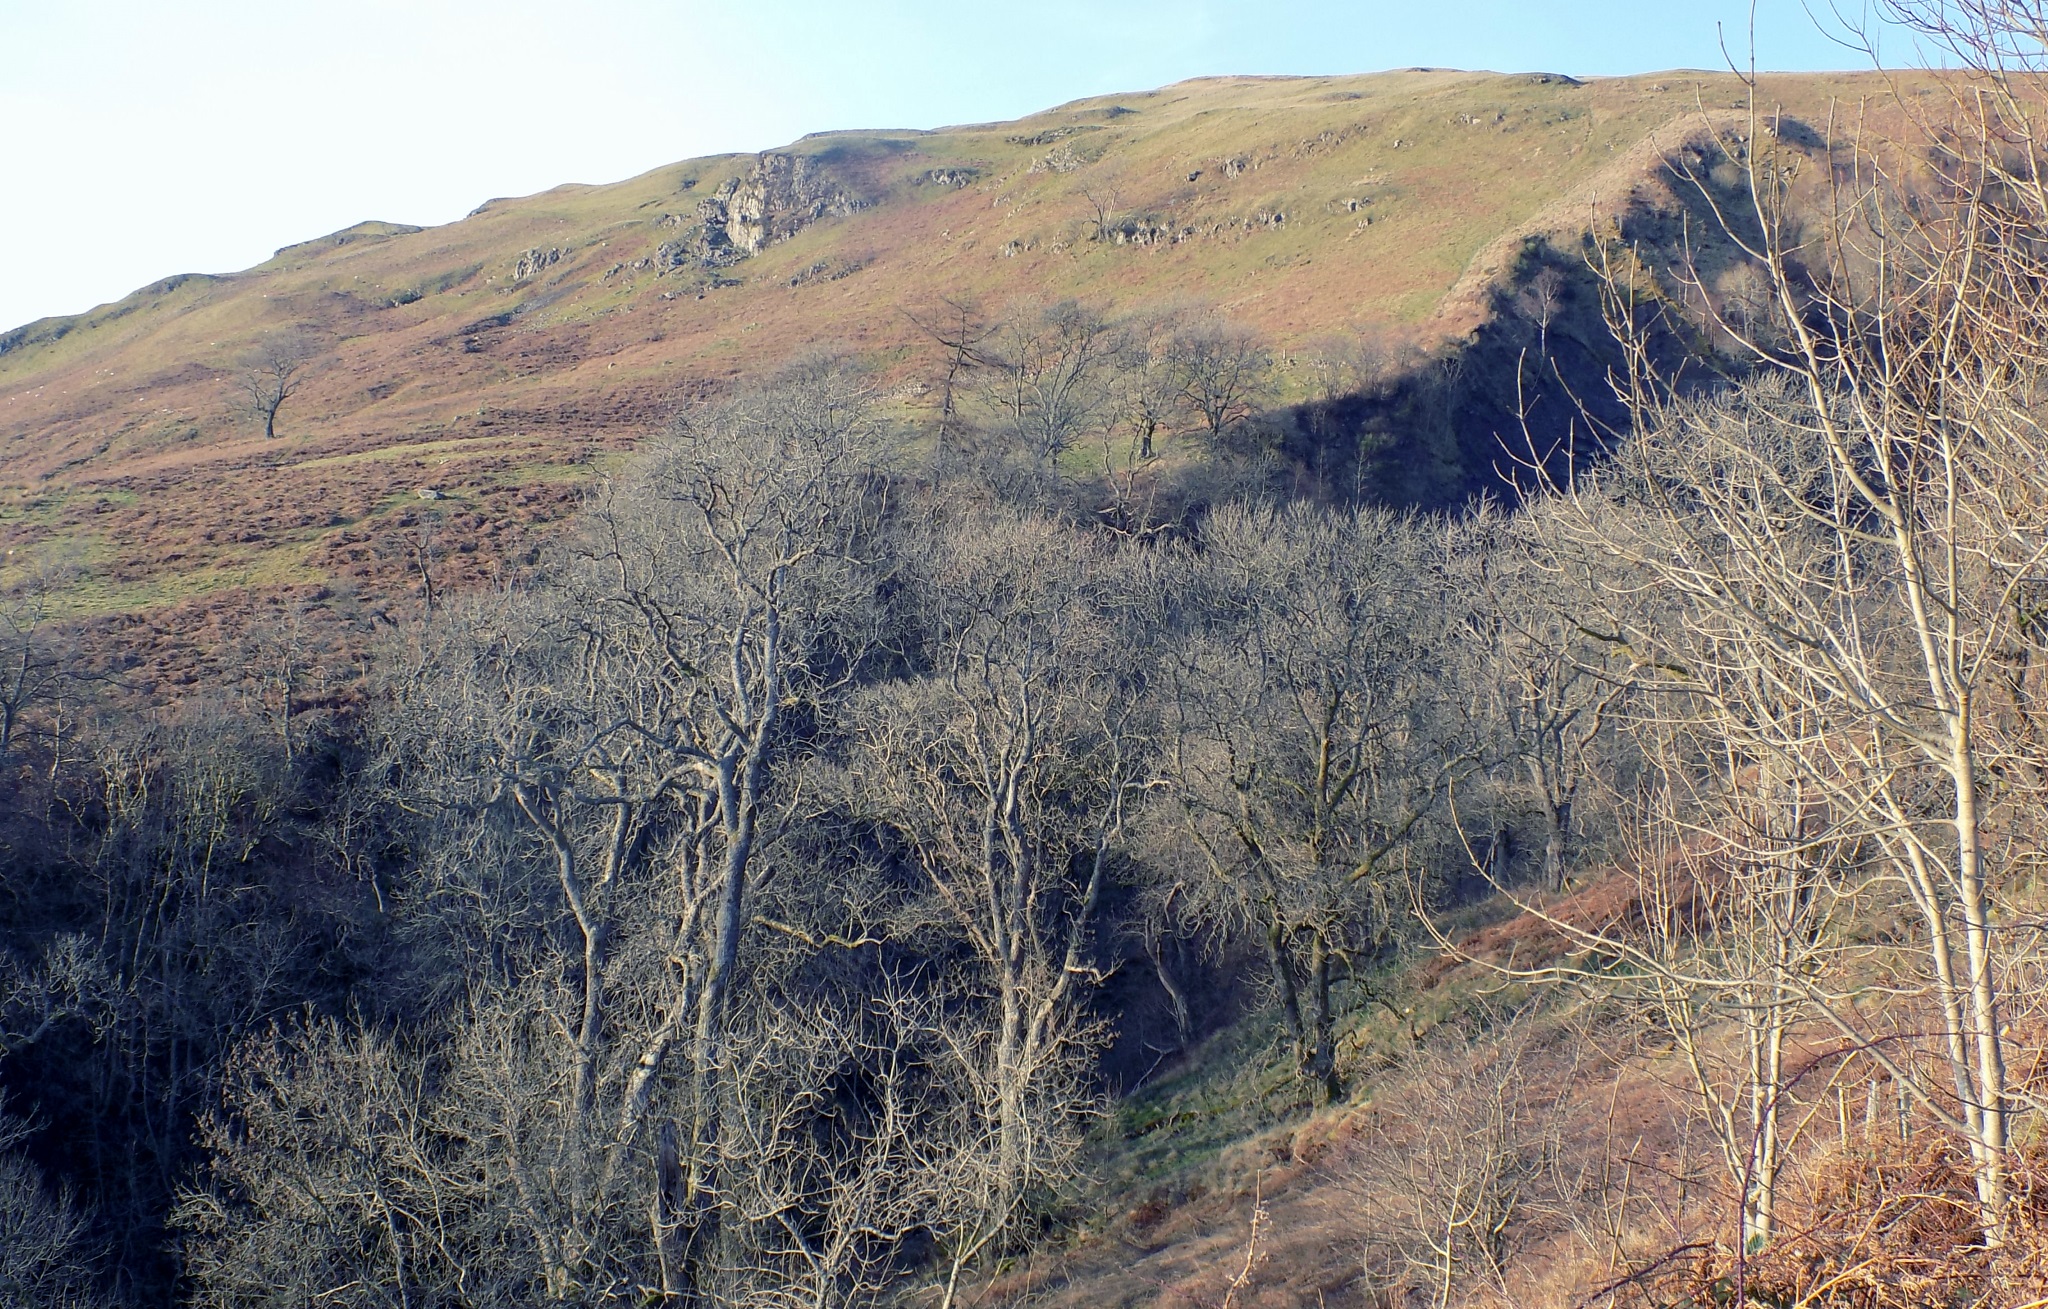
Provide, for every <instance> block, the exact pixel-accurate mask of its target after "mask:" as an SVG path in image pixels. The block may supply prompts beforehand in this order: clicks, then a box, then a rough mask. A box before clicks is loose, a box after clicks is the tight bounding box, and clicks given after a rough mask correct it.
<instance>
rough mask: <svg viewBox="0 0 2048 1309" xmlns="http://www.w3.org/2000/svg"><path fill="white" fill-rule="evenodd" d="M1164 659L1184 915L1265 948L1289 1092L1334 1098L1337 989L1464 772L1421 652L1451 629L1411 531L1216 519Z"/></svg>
mask: <svg viewBox="0 0 2048 1309" xmlns="http://www.w3.org/2000/svg"><path fill="white" fill-rule="evenodd" d="M1191 567H1192V575H1191V576H1190V577H1189V579H1188V581H1187V583H1186V585H1188V587H1189V594H1188V596H1187V597H1186V598H1185V600H1184V601H1183V604H1182V608H1183V609H1185V610H1187V611H1189V612H1190V613H1192V614H1194V615H1196V616H1197V617H1195V619H1194V624H1193V626H1194V630H1192V631H1190V632H1189V634H1188V638H1187V639H1186V640H1185V641H1184V642H1183V643H1182V644H1181V645H1180V646H1179V648H1177V649H1176V650H1174V651H1173V652H1172V654H1171V655H1170V657H1169V660H1168V667H1167V670H1166V672H1165V674H1164V683H1165V686H1166V690H1165V691H1164V692H1163V694H1165V695H1166V697H1167V698H1168V701H1169V703H1168V705H1167V708H1166V709H1165V710H1164V713H1165V714H1166V717H1167V727H1166V731H1165V735H1166V739H1167V756H1168V760H1169V763H1168V766H1167V770H1166V771H1167V774H1168V776H1169V777H1170V778H1171V779H1172V782H1173V788H1172V792H1171V795H1172V801H1171V804H1170V805H1169V806H1167V812H1168V813H1169V814H1170V815H1171V817H1170V819H1166V820H1161V821H1158V822H1157V823H1156V825H1155V832H1154V834H1155V839H1157V840H1158V841H1159V842H1160V843H1161V845H1160V847H1159V848H1160V853H1161V855H1162V856H1163V859H1162V862H1167V863H1182V862H1185V863H1186V865H1187V866H1189V867H1190V868H1191V869H1199V870H1200V871H1199V872H1193V871H1190V872H1189V873H1187V874H1184V875H1183V876H1182V877H1178V878H1174V879H1172V880H1173V881H1174V885H1175V886H1176V887H1177V888H1179V889H1178V891H1177V896H1178V899H1179V901H1180V904H1181V906H1182V910H1183V912H1184V913H1186V914H1188V915H1189V916H1190V917H1191V918H1193V919H1195V920H1196V921H1198V922H1204V923H1208V924H1212V925H1214V926H1216V927H1218V928H1221V929H1223V930H1226V931H1250V932H1253V933H1256V934H1257V935H1258V937H1259V938H1261V939H1262V940H1263V942H1264V945H1265V948H1266V953H1267V958H1268V962H1269V965H1270V968H1271V975H1272V981H1273V984H1274V986H1275V987H1276V989H1277V991H1278V995H1279V1001H1280V1010H1281V1013H1282V1015H1283V1017H1284V1018H1285V1020H1286V1023H1287V1026H1288V1030H1289V1033H1290V1035H1291V1036H1292V1037H1293V1039H1294V1043H1295V1047H1296V1051H1297V1054H1298V1056H1299V1060H1300V1065H1301V1072H1302V1075H1303V1076H1304V1077H1305V1078H1307V1079H1309V1081H1310V1082H1311V1084H1312V1085H1314V1086H1315V1087H1316V1088H1317V1090H1318V1091H1319V1092H1321V1093H1322V1094H1323V1095H1325V1096H1329V1097H1334V1096H1335V1095H1336V1094H1337V1093H1338V1090H1339V1087H1338V1075H1337V1067H1336V1058H1335V1033H1336V1027H1335V1024H1336V1014H1337V1009H1336V1001H1335V998H1334V995H1333V990H1334V987H1335V986H1336V984H1337V982H1338V981H1339V980H1340V978H1341V977H1342V976H1343V975H1344V973H1345V971H1346V969H1347V968H1348V967H1349V966H1350V964H1351V963H1352V962H1353V961H1354V960H1356V959H1358V958H1359V957H1360V956H1361V955H1363V956H1367V957H1370V956H1371V955H1372V954H1373V953H1375V952H1376V951H1378V950H1380V949H1383V948H1384V947H1385V946H1386V945H1387V944H1388V943H1389V942H1390V941H1391V940H1393V939H1394V935H1395V932H1396V930H1397V927H1398V925H1399V924H1400V922H1401V921H1402V920H1403V919H1404V918H1405V917H1406V913H1407V895H1408V887H1409V875H1410V873H1411V872H1413V871H1415V870H1416V863H1415V861H1414V859H1413V858H1412V856H1413V855H1414V853H1415V852H1416V850H1417V848H1418V844H1419V841H1420V839H1421V837H1422V835H1423V833H1424V821H1425V819H1427V818H1428V817H1429V816H1430V814H1431V813H1432V812H1433V811H1434V810H1435V808H1436V806H1437V805H1438V803H1439V802H1440V800H1441V799H1442V796H1443V788H1444V784H1445V782H1446V781H1447V780H1448V779H1449V778H1450V777H1452V776H1454V775H1456V773H1458V772H1459V771H1460V770H1461V769H1463V768H1464V767H1466V766H1468V765H1469V764H1470V762H1471V761H1472V758H1473V755H1472V751H1471V748H1470V744H1469V742H1467V741H1465V740H1464V739H1463V736H1464V733H1465V727H1464V725H1463V724H1462V723H1461V722H1459V721H1457V715H1456V714H1455V713H1454V712H1447V711H1448V709H1449V706H1451V705H1452V704H1453V703H1454V701H1455V698H1456V694H1457V693H1456V690H1455V688H1454V686H1453V685H1452V684H1450V683H1448V682H1446V681H1444V680H1441V679H1440V678H1439V673H1440V672H1441V667H1440V666H1436V665H1433V664H1432V660H1431V654H1430V652H1431V651H1432V650H1433V649H1435V648H1438V645H1439V641H1440V639H1441V637H1442V635H1443V626H1442V625H1443V624H1445V623H1447V622H1449V621H1450V620H1451V613H1452V609H1451V606H1450V605H1449V603H1448V601H1449V598H1450V592H1449V591H1448V590H1447V589H1443V580H1444V577H1445V573H1444V568H1445V564H1444V561H1443V559H1442V558H1441V557H1440V556H1439V557H1436V558H1432V544H1431V541H1430V538H1429V536H1428V535H1427V533H1426V531H1425V529H1423V528H1421V527H1420V526H1419V525H1416V524H1411V523H1408V522H1406V521H1404V520H1402V519H1400V518H1399V517H1397V516H1395V515H1392V514H1387V513H1384V512H1374V511H1368V512H1363V513H1360V514H1358V515H1346V516H1336V515H1328V514H1324V513H1322V512H1320V511H1316V510H1310V509H1293V510H1286V511H1277V512H1275V511H1249V512H1248V511H1243V510H1236V509H1232V510H1226V511H1222V512H1219V513H1217V514H1216V515H1215V516H1214V517H1213V518H1212V519H1211V520H1210V521H1209V523H1208V524H1207V525H1206V526H1205V529H1204V532H1203V541H1202V553H1201V555H1200V556H1199V558H1198V559H1197V560H1195V561H1194V562H1193V564H1192V565H1191Z"/></svg>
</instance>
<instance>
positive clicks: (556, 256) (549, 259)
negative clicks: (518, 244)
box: [512, 246, 562, 282]
mask: <svg viewBox="0 0 2048 1309" xmlns="http://www.w3.org/2000/svg"><path fill="white" fill-rule="evenodd" d="M560 262H562V251H561V248H560V247H558V246H550V247H548V248H547V249H545V250H541V249H533V250H525V251H522V252H521V253H520V255H519V260H518V262H517V263H515V264H513V265H512V280H513V281H515V282H523V281H525V280H526V279H527V278H529V277H532V276H533V275H534V274H535V273H538V272H540V271H541V270H542V269H544V268H547V267H550V266H552V265H554V264H558V263H560Z"/></svg>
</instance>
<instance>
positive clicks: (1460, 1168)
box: [1347, 1019, 1576, 1309]
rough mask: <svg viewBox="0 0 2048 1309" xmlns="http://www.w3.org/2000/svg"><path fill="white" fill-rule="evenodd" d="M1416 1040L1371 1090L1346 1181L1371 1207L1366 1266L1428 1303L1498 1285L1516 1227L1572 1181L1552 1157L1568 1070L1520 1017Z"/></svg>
mask: <svg viewBox="0 0 2048 1309" xmlns="http://www.w3.org/2000/svg"><path fill="white" fill-rule="evenodd" d="M1460 1038H1461V1034H1459V1033H1457V1032H1453V1031H1446V1032H1444V1033H1442V1034H1441V1035H1440V1036H1439V1037H1437V1038H1436V1043H1435V1044H1434V1046H1433V1047H1432V1048H1428V1049H1423V1050H1418V1051H1417V1052H1415V1054H1413V1055H1412V1056H1411V1057H1410V1058H1409V1059H1408V1061H1407V1063H1406V1065H1405V1066H1404V1067H1403V1068H1402V1069H1401V1071H1400V1072H1399V1073H1397V1074H1395V1075H1394V1076H1393V1077H1392V1078H1391V1079H1390V1081H1391V1085H1390V1087H1389V1088H1388V1091H1387V1092H1383V1093H1382V1094H1381V1095H1380V1096H1379V1097H1378V1098H1377V1101H1376V1104H1375V1106H1374V1109H1373V1111H1372V1115H1371V1117H1370V1118H1369V1119H1368V1121H1367V1123H1366V1125H1365V1130H1364V1132H1363V1134H1362V1136H1363V1140H1362V1148H1361V1149H1359V1150H1358V1151H1357V1154H1356V1159H1355V1162H1354V1164H1353V1166H1352V1170H1351V1172H1350V1176H1349V1177H1348V1179H1347V1189H1348V1190H1349V1191H1350V1193H1351V1195H1352V1196H1353V1197H1354V1198H1355V1200H1356V1202H1357V1203H1358V1204H1359V1206H1360V1207H1361V1208H1362V1209H1363V1210H1364V1211H1365V1212H1367V1213H1369V1214H1370V1215H1372V1222H1371V1224H1370V1227H1369V1229H1368V1230H1369V1235H1368V1237H1367V1241H1366V1258H1365V1270H1364V1271H1365V1274H1366V1277H1367V1279H1368V1280H1369V1281H1370V1282H1372V1283H1374V1284H1376V1286H1377V1287H1378V1289H1380V1290H1381V1291H1382V1292H1383V1293H1397V1294H1398V1293H1403V1292H1407V1293H1415V1294H1419V1295H1421V1296H1423V1297H1426V1301H1425V1302H1426V1303H1428V1304H1430V1305H1431V1306H1434V1309H1449V1306H1451V1305H1453V1304H1458V1303H1464V1302H1465V1300H1464V1297H1465V1296H1466V1295H1467V1294H1468V1293H1470V1292H1473V1291H1480V1290H1492V1291H1495V1292H1498V1291H1500V1290H1501V1289H1502V1285H1503V1279H1504V1275H1505V1274H1506V1272H1507V1269H1508V1260H1509V1257H1510V1254H1511V1251H1512V1249H1513V1246H1514V1243H1515V1240H1516V1238H1517V1237H1522V1236H1526V1235H1527V1234H1528V1231H1529V1229H1531V1228H1536V1229H1538V1230H1540V1229H1541V1225H1542V1222H1543V1220H1544V1219H1546V1218H1550V1217H1553V1216H1554V1215H1553V1214H1547V1213H1545V1212H1544V1211H1545V1210H1546V1209H1549V1210H1554V1209H1555V1208H1557V1207H1558V1205H1559V1203H1560V1202H1561V1201H1562V1202H1569V1201H1570V1200H1571V1199H1572V1198H1573V1196H1572V1194H1571V1192H1572V1191H1574V1190H1575V1189H1576V1188H1575V1186H1574V1185H1573V1180H1574V1179H1572V1178H1571V1177H1570V1176H1569V1175H1568V1173H1567V1172H1566V1169H1565V1168H1564V1167H1563V1165H1564V1163H1565V1155H1566V1141H1565V1136H1564V1131H1563V1127H1564V1110H1565V1106H1566V1103H1567V1101H1568V1099H1569V1097H1570V1094H1571V1082H1572V1074H1573V1072H1574V1071H1575V1070H1574V1069H1573V1068H1572V1066H1571V1061H1570V1059H1569V1058H1565V1059H1560V1058H1558V1057H1557V1055H1556V1054H1555V1053H1554V1052H1548V1051H1546V1050H1544V1048H1543V1044H1542V1042H1541V1040H1540V1039H1539V1038H1538V1036H1537V1034H1536V1032H1535V1031H1534V1030H1533V1027H1532V1024H1531V1023H1530V1021H1529V1020H1527V1019H1522V1020H1519V1021H1515V1022H1511V1023H1509V1024H1507V1025H1505V1027H1504V1028H1503V1030H1500V1031H1496V1032H1491V1033H1485V1034H1481V1035H1479V1036H1478V1037H1477V1038H1476V1039H1460Z"/></svg>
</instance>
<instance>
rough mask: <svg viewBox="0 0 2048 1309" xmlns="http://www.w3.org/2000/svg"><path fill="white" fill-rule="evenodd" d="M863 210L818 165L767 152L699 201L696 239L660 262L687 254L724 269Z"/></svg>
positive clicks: (678, 244) (677, 260) (676, 262)
mask: <svg viewBox="0 0 2048 1309" xmlns="http://www.w3.org/2000/svg"><path fill="white" fill-rule="evenodd" d="M864 207H865V206H864V205H863V203H862V202H861V201H860V200H859V199H858V198H856V197H855V196H854V195H853V194H852V193H850V192H848V191H847V190H845V189H844V188H843V187H841V186H840V185H839V184H838V182H837V181H836V179H834V178H833V177H832V176H831V174H830V173H829V172H828V171H827V170H826V169H825V168H823V167H822V166H820V165H819V164H818V162H817V161H816V160H814V159H811V158H809V157H808V156H805V155H790V154H781V153H777V152H774V151H770V152H768V153H766V154H763V155H761V156H759V157H758V158H756V159H755V160H754V166H753V168H752V169H751V170H750V171H749V172H748V173H747V175H746V176H745V177H734V178H729V179H727V180H726V182H725V183H724V185H722V186H720V187H719V188H718V189H717V190H716V191H714V192H713V193H712V194H711V195H710V196H709V197H708V198H706V199H704V200H702V201H699V202H698V205H697V218H698V220H699V221H700V222H701V223H702V224H703V226H702V227H701V228H700V229H699V230H698V232H697V234H696V237H695V239H694V240H692V241H689V242H674V243H670V245H664V247H663V250H664V251H668V252H669V253H668V254H666V255H665V256H663V258H666V259H669V260H672V261H673V262H672V263H671V264H670V266H672V267H673V266H677V265H680V264H681V263H682V262H683V259H682V258H679V257H677V256H679V255H682V254H684V253H685V252H687V253H688V255H690V256H693V257H694V258H695V259H696V260H697V262H698V263H700V264H702V265H703V266H704V267H706V268H722V267H725V266H727V265H730V264H736V263H738V262H739V261H740V260H742V259H745V258H746V257H747V256H748V255H752V254H758V253H760V251H761V249H762V248H763V247H764V246H769V245H773V244H774V243H775V242H777V241H786V240H788V239H789V238H790V237H792V236H795V235H796V234H797V233H798V232H800V231H802V230H803V229H804V228H806V227H808V226H810V225H811V224H812V223H814V222H816V221H817V220H818V219H820V218H824V217H827V216H828V215H845V214H850V213H853V212H854V211H855V210H857V209H861V208H864ZM671 245H672V246H673V247H674V249H673V250H671V248H670V246H671Z"/></svg>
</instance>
